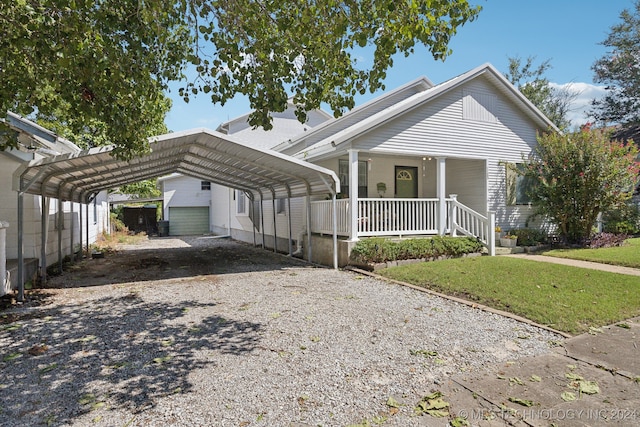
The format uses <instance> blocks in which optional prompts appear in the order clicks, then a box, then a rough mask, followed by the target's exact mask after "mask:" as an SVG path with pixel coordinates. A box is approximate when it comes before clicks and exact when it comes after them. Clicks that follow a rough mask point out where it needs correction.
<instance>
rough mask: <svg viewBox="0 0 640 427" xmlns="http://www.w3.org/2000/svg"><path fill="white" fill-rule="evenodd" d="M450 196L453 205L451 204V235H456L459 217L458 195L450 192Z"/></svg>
mask: <svg viewBox="0 0 640 427" xmlns="http://www.w3.org/2000/svg"><path fill="white" fill-rule="evenodd" d="M449 198H450V199H451V205H450V206H449V224H450V227H451V229H450V234H451V237H456V235H457V233H456V232H457V231H458V219H457V218H458V217H457V209H458V206H457V204H458V195H457V194H450V195H449Z"/></svg>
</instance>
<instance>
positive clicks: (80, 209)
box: [78, 202, 84, 259]
mask: <svg viewBox="0 0 640 427" xmlns="http://www.w3.org/2000/svg"><path fill="white" fill-rule="evenodd" d="M78 212H80V218H79V220H80V221H79V223H78V225H79V227H78V228H79V232H78V234H79V235H80V259H82V255H83V253H84V251H83V250H82V248H83V241H82V202H80V206H78Z"/></svg>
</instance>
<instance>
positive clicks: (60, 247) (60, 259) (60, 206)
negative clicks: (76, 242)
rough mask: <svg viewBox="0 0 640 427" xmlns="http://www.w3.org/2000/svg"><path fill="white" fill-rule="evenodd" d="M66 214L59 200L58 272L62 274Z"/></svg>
mask: <svg viewBox="0 0 640 427" xmlns="http://www.w3.org/2000/svg"><path fill="white" fill-rule="evenodd" d="M63 224H64V213H63V212H62V199H60V198H59V199H58V271H59V272H60V273H62V227H63Z"/></svg>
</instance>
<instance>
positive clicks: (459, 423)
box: [450, 417, 471, 427]
mask: <svg viewBox="0 0 640 427" xmlns="http://www.w3.org/2000/svg"><path fill="white" fill-rule="evenodd" d="M450 424H451V427H469V426H470V425H471V424H469V421H467V419H466V418H463V417H455V418H454V419H452V420H451V421H450Z"/></svg>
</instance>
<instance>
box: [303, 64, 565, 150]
mask: <svg viewBox="0 0 640 427" xmlns="http://www.w3.org/2000/svg"><path fill="white" fill-rule="evenodd" d="M480 76H484V77H487V78H488V79H489V80H490V81H491V82H492V83H493V84H494V85H495V86H496V88H497V90H498V91H499V92H500V93H502V94H503V95H504V96H506V97H507V98H508V99H509V100H511V101H512V102H513V103H514V104H515V105H516V106H518V107H519V108H520V109H521V110H522V111H523V112H524V113H525V114H526V115H527V116H528V117H530V118H531V119H532V120H533V121H534V122H536V123H537V124H538V126H540V127H541V128H545V129H546V128H551V129H554V130H558V128H557V127H556V126H555V125H554V124H553V122H551V120H549V119H548V118H547V117H546V116H545V115H544V114H543V113H542V112H541V111H540V110H539V109H538V108H537V107H536V106H534V105H533V104H532V103H531V101H529V100H528V99H527V98H526V97H525V96H524V95H523V94H522V93H520V91H518V89H516V88H515V87H514V86H513V85H512V84H511V83H510V82H509V81H508V80H507V79H506V78H505V77H504V76H503V75H502V74H501V73H500V72H499V71H498V70H497V69H496V68H495V67H494V66H493V65H491V64H489V63H486V64H484V65H481V66H479V67H477V68H474V69H473V70H470V71H468V72H466V73H464V74H461V75H459V76H457V77H454V78H452V79H450V80H447V81H445V82H443V83H440V84H438V85H436V86H433V87H431V88H429V89H427V90H425V91H423V92H420V93H417V94H415V95H413V96H411V97H408V98H405V99H403V100H401V101H400V102H397V103H395V104H393V105H391V106H389V107H387V108H385V109H384V110H381V111H379V112H377V113H376V114H374V115H371V116H369V117H366V118H365V119H364V120H361V121H358V122H356V123H354V124H353V125H352V126H349V127H346V128H343V129H335V130H337V132H333V133H327V135H326V137H325V138H324V139H322V140H320V141H317V142H316V143H315V144H313V145H312V146H307V147H299V150H298V153H296V154H295V155H296V157H301V156H302V151H304V156H305V158H306V159H307V160H309V159H311V158H314V157H316V156H319V155H322V154H326V153H328V152H331V151H335V150H336V148H337V146H338V145H340V144H343V143H345V142H347V141H349V140H351V139H353V138H355V137H357V136H359V135H362V134H364V133H366V132H369V131H371V130H372V129H375V128H377V127H379V126H381V125H382V124H384V123H386V122H388V121H390V120H393V119H395V118H396V117H398V116H400V115H401V114H404V113H406V112H408V111H411V110H413V109H414V108H417V107H419V106H421V105H424V104H425V103H427V102H429V101H431V100H433V99H435V98H437V97H438V96H440V95H442V94H445V93H447V92H448V91H451V90H453V89H455V88H457V87H460V86H461V85H463V84H465V83H467V82H469V81H471V80H473V79H476V78H478V77H480ZM345 116H346V115H345ZM329 126H330V125H329ZM303 148H304V150H303Z"/></svg>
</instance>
